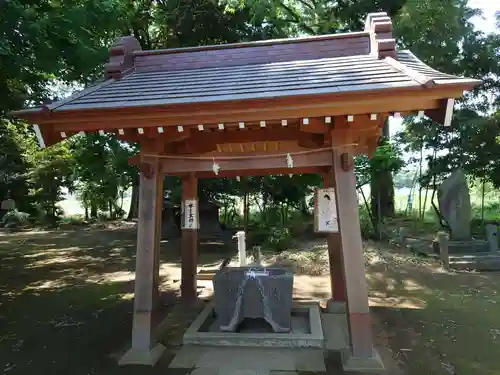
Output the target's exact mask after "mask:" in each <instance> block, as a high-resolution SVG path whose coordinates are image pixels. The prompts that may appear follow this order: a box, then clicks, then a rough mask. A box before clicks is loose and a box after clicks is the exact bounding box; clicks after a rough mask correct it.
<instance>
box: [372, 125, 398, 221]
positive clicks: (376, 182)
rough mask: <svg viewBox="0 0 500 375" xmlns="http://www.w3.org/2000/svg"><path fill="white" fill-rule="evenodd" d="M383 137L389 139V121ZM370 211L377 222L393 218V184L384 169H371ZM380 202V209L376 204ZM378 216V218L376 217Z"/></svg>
mask: <svg viewBox="0 0 500 375" xmlns="http://www.w3.org/2000/svg"><path fill="white" fill-rule="evenodd" d="M383 136H384V138H386V139H389V121H386V122H385V124H384V129H383ZM370 196H371V210H372V215H373V216H375V217H376V219H377V220H376V221H377V222H379V221H380V220H381V219H382V218H384V217H391V216H394V213H395V211H394V182H393V179H392V173H391V171H389V170H385V169H378V170H374V169H372V179H371V182H370ZM379 202H380V208H379V206H378V203H379ZM379 214H380V217H378V215H379Z"/></svg>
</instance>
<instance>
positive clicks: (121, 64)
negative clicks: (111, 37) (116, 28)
mask: <svg viewBox="0 0 500 375" xmlns="http://www.w3.org/2000/svg"><path fill="white" fill-rule="evenodd" d="M141 50H142V48H141V45H140V43H139V41H138V40H137V39H136V38H135V37H133V36H131V35H129V36H122V37H121V38H118V39H117V40H116V42H115V43H114V44H113V46H112V47H111V48H110V49H109V62H108V63H106V64H105V65H104V78H105V79H120V78H122V77H123V76H124V75H125V74H126V72H127V71H130V70H131V69H132V68H133V67H134V52H135V51H141Z"/></svg>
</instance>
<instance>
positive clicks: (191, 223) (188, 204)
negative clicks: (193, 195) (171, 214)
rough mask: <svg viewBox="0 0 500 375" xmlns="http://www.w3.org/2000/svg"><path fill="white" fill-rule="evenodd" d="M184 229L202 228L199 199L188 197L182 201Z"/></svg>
mask: <svg viewBox="0 0 500 375" xmlns="http://www.w3.org/2000/svg"><path fill="white" fill-rule="evenodd" d="M181 213H182V229H200V222H199V217H198V201H197V200H196V199H186V200H185V201H183V202H182V207H181Z"/></svg>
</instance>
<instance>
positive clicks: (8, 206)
mask: <svg viewBox="0 0 500 375" xmlns="http://www.w3.org/2000/svg"><path fill="white" fill-rule="evenodd" d="M15 209H16V202H14V199H10V198H9V199H4V200H3V201H2V204H1V206H0V210H2V211H11V210H15Z"/></svg>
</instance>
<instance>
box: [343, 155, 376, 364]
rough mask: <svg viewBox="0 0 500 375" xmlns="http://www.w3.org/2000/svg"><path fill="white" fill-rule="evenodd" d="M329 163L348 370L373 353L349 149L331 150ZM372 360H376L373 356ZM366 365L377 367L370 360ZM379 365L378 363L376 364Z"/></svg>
mask: <svg viewBox="0 0 500 375" xmlns="http://www.w3.org/2000/svg"><path fill="white" fill-rule="evenodd" d="M333 165H334V173H335V177H336V188H337V189H336V191H337V202H338V206H337V207H338V208H337V209H338V214H339V225H340V235H341V244H342V246H341V248H342V260H343V266H344V275H345V291H346V297H347V320H348V326H349V338H350V345H351V358H350V359H349V361H351V364H352V366H351V369H355V367H357V366H361V367H363V366H364V365H365V364H363V365H360V361H363V360H373V359H375V357H376V355H375V351H374V348H373V337H372V323H371V318H370V310H369V305H368V289H367V285H366V279H365V266H364V257H363V243H362V239H361V228H360V222H359V212H358V199H357V192H356V177H355V175H354V161H353V158H352V154H351V152H350V150H349V149H344V150H342V149H338V150H334V152H333ZM375 362H379V361H378V360H377V359H376V360H375ZM344 366H345V365H344ZM367 366H373V367H377V366H375V365H374V364H373V363H370V364H368V365H367ZM380 366H382V365H381V364H380ZM344 368H346V366H345V367H344Z"/></svg>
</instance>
